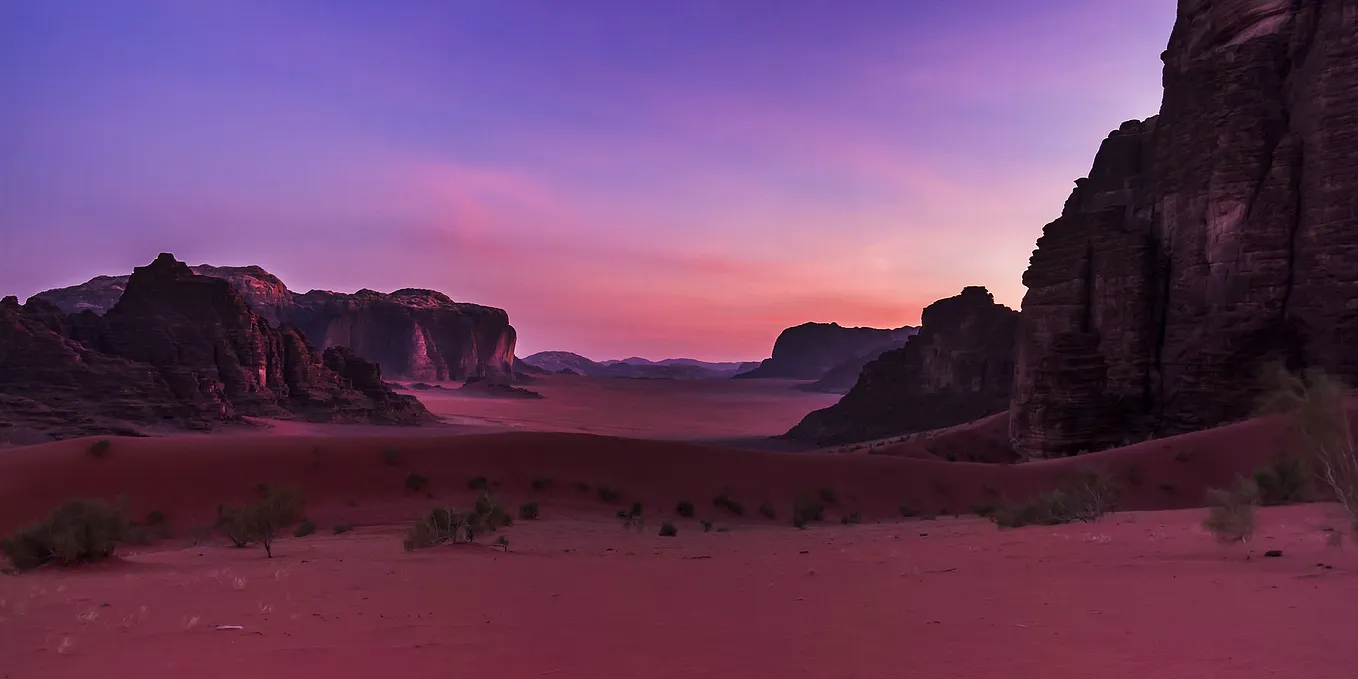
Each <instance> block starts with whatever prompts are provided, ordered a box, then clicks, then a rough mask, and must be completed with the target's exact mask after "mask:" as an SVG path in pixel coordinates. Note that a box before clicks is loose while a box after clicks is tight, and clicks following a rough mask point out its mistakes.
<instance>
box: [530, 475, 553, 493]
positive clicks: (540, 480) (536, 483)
mask: <svg viewBox="0 0 1358 679" xmlns="http://www.w3.org/2000/svg"><path fill="white" fill-rule="evenodd" d="M532 483H533V490H546V489H547V486H550V485H552V477H550V476H535V477H533V482H532Z"/></svg>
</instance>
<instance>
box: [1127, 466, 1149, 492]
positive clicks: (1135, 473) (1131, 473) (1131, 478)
mask: <svg viewBox="0 0 1358 679" xmlns="http://www.w3.org/2000/svg"><path fill="white" fill-rule="evenodd" d="M1126 478H1127V485H1129V486H1132V487H1133V488H1140V487H1141V486H1142V485H1143V484H1145V483H1146V479H1145V478H1144V477H1142V476H1141V467H1140V466H1138V465H1135V464H1133V465H1132V466H1130V467H1128V468H1127V474H1126Z"/></svg>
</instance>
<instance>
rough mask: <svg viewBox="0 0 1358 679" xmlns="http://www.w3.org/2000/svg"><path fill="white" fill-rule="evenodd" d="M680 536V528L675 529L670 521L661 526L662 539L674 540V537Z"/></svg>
mask: <svg viewBox="0 0 1358 679" xmlns="http://www.w3.org/2000/svg"><path fill="white" fill-rule="evenodd" d="M678 534H679V529H678V528H675V527H674V524H672V523H670V522H669V521H666V522H664V523H662V524H660V537H662V538H672V537H674V536H676V535H678Z"/></svg>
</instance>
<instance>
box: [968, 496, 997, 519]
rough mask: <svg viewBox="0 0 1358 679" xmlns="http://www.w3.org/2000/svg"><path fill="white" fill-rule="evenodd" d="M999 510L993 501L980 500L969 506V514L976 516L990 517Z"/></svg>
mask: <svg viewBox="0 0 1358 679" xmlns="http://www.w3.org/2000/svg"><path fill="white" fill-rule="evenodd" d="M998 508H999V503H998V502H996V501H995V500H981V501H980V502H977V503H975V504H973V505H972V506H971V513H972V514H975V515H976V516H983V517H985V516H990V515H991V514H994V513H995V510H996V509H998Z"/></svg>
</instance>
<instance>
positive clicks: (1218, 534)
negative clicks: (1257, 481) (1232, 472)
mask: <svg viewBox="0 0 1358 679" xmlns="http://www.w3.org/2000/svg"><path fill="white" fill-rule="evenodd" d="M1258 504H1259V487H1258V486H1256V485H1254V482H1253V481H1251V480H1248V479H1240V480H1238V481H1236V483H1235V485H1234V486H1232V487H1231V488H1230V489H1229V490H1223V489H1221V488H1211V489H1209V490H1208V491H1207V518H1205V519H1203V521H1202V527H1203V528H1205V529H1207V530H1208V532H1210V533H1211V534H1212V536H1213V537H1215V538H1216V539H1217V541H1218V542H1221V543H1224V544H1231V543H1234V542H1248V541H1249V539H1250V536H1251V535H1253V534H1254V509H1255V507H1256V506H1257V505H1258Z"/></svg>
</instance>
